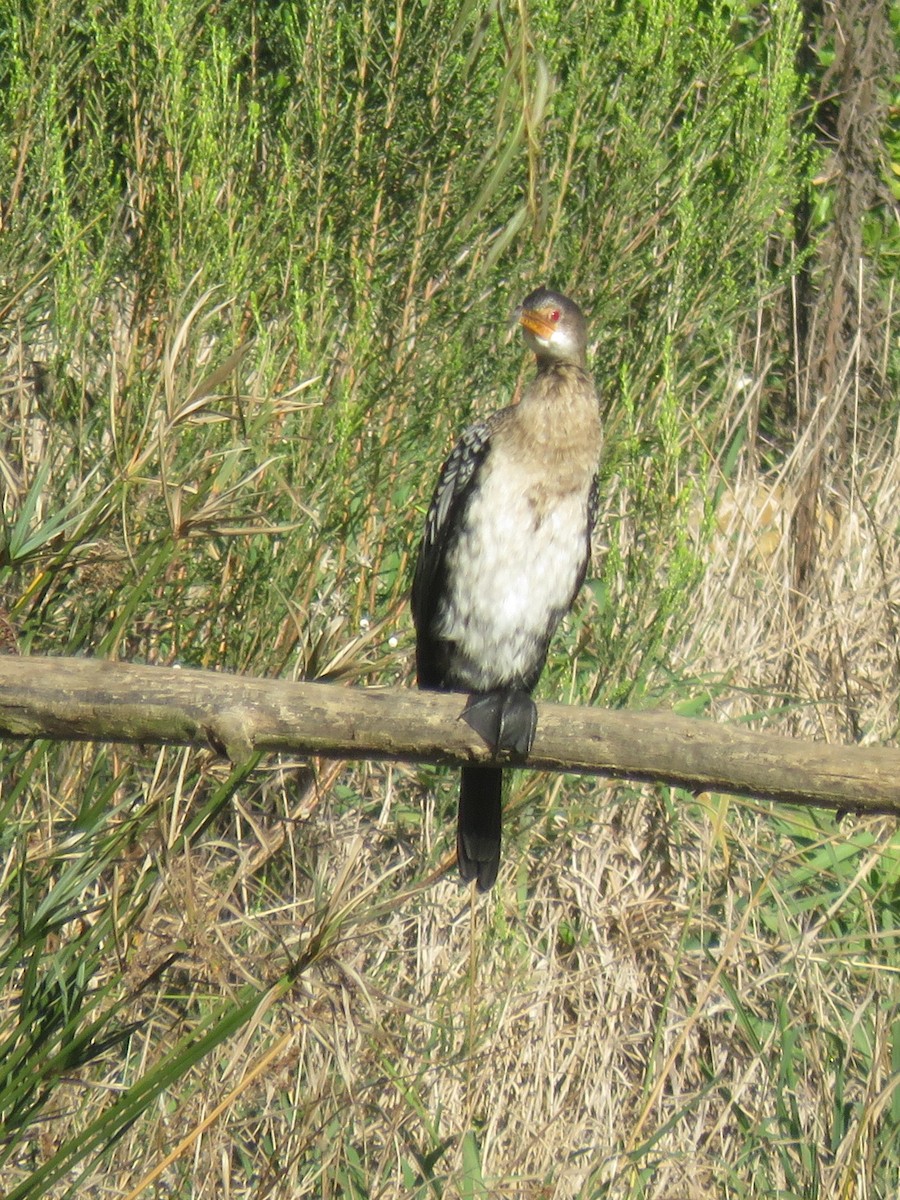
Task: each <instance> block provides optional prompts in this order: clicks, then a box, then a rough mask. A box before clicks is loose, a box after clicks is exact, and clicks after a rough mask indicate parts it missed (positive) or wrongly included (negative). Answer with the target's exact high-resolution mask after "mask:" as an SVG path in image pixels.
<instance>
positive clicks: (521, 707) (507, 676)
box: [410, 287, 603, 892]
mask: <svg viewBox="0 0 900 1200" xmlns="http://www.w3.org/2000/svg"><path fill="white" fill-rule="evenodd" d="M513 317H514V320H515V321H516V322H517V323H518V325H519V326H520V327H521V330H522V333H523V337H524V341H525V343H526V345H527V346H528V347H529V348H530V349H531V350H532V351H533V352H534V355H535V362H536V368H537V370H536V374H535V376H534V378H533V379H531V381H530V382H529V383H528V384H527V385H526V386H525V387H524V388H523V390H522V394H521V398H520V399H519V402H518V403H513V404H510V405H509V406H507V407H506V408H502V409H500V410H499V411H497V412H494V413H492V414H491V415H490V416H487V417H485V418H484V419H483V420H478V421H475V422H474V424H472V425H469V426H468V428H466V429H465V430H464V431H463V433H462V435H461V436H460V438H459V440H458V441H457V443H456V445H455V447H454V449H453V451H452V452H451V454H450V455H449V457H448V458H447V460H446V462H445V463H444V464H443V467H442V468H441V471H440V475H439V477H438V482H437V485H436V487H435V490H434V495H433V497H432V500H431V504H430V506H429V508H428V512H427V515H426V518H425V529H424V533H423V536H422V540H421V544H420V546H419V550H418V555H417V558H416V565H415V568H414V571H413V580H412V589H411V596H410V600H411V608H412V616H413V624H414V626H415V631H416V677H417V684H418V686H419V687H420V688H423V689H427V690H436V691H459V692H467V693H468V694H469V695H468V699H467V702H466V705H465V708H464V709H463V711H462V713H461V716H462V718H463V719H464V720H465V721H466V722H467V724H468V725H469V726H470V727H471V728H472V729H473V730H475V732H477V733H478V734H479V735H480V736H481V737H482V738H483V739H484V741H485V742H486V743H487V744H488V745H489V746H490V747H491V749H492V750H493V752H494V755H495V757H497V758H500V759H502V760H507V759H509V758H515V757H518V758H525V757H526V756H527V755H528V754H529V752H530V750H531V746H532V743H533V741H534V736H535V732H536V728H537V708H536V706H535V703H534V700H533V699H532V697H531V693H532V692H533V690H534V688H535V686H536V684H537V682H538V678H539V676H540V674H541V671H542V670H543V668H544V663H545V662H546V659H547V651H548V649H549V645H550V640H551V638H552V636H553V633H554V631H555V629H556V627H557V625H558V624H559V622H560V620H561V619H562V617H563V615H564V614H565V613H566V612H568V611H569V609H570V608H571V606H572V603H573V601H574V600H575V597H576V595H577V594H578V591H579V590H580V588H581V585H582V583H583V582H584V578H585V574H586V572H587V568H588V563H589V560H590V553H591V534H592V531H593V527H594V522H595V519H596V513H597V501H598V471H599V461H600V451H601V448H602V440H603V431H602V424H601V414H600V403H599V399H598V395H597V391H596V388H595V386H594V381H593V379H592V377H591V375H590V373H589V372H588V370H587V365H586V356H587V324H586V321H585V318H584V314H583V313H582V311H581V309H580V308H579V307H578V305H577V304H576V303H575V302H574V301H573V300H571V299H569V297H568V296H565V295H563V294H562V293H561V292H558V291H555V290H553V289H551V288H548V287H539V288H537V289H536V290H534V291H532V292H531V293H529V295H527V296H526V297H525V299H524V300H523V301H522V303H521V304H520V305H519V306H518V307H517V308H516V310H515V312H514V314H513ZM502 778H503V773H502V768H501V767H499V766H466V767H463V768H462V772H461V779H460V794H459V811H458V819H457V839H456V851H457V863H458V868H459V873H460V875H461V877H462V879H463V880H464V881H465V882H471V881H472V880H474V881H475V883H476V887H477V889H478V891H480V892H486V891H488V890H489V889H490V888H491V887H492V886H493V884H494V882H495V880H496V878H497V873H498V871H499V867H500V844H501V809H502Z"/></svg>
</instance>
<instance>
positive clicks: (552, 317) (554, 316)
mask: <svg viewBox="0 0 900 1200" xmlns="http://www.w3.org/2000/svg"><path fill="white" fill-rule="evenodd" d="M561 316H562V313H561V312H560V311H559V309H558V308H554V310H553V312H552V313H551V314H550V320H551V321H558V320H559V318H560V317H561Z"/></svg>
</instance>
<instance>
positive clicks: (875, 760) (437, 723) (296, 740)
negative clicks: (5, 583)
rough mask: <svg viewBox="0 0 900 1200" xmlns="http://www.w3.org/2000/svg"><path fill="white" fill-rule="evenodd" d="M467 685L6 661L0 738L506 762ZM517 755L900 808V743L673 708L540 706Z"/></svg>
mask: <svg viewBox="0 0 900 1200" xmlns="http://www.w3.org/2000/svg"><path fill="white" fill-rule="evenodd" d="M462 707H463V699H462V697H461V696H459V695H457V694H452V693H451V694H439V693H436V692H418V691H414V690H413V689H400V688H392V689H387V688H385V689H379V688H369V689H360V688H347V687H339V686H337V685H335V684H323V683H285V682H283V681H280V680H267V679H247V678H243V677H240V676H234V675H222V674H218V673H215V672H212V671H188V670H180V669H178V668H176V667H142V666H135V665H133V664H129V663H112V662H106V661H103V660H91V659H80V658H28V657H22V658H20V657H15V656H2V657H0V736H4V735H6V736H12V737H16V738H26V737H28V738H31V737H44V738H54V739H57V740H68V739H80V740H89V741H108V742H135V743H139V744H143V745H154V744H163V743H171V744H175V745H207V746H212V747H214V748H215V749H216V750H218V751H220V752H224V753H226V754H228V756H229V757H230V758H231V759H232V761H234V762H243V761H246V759H247V758H248V757H249V756H250V754H251V753H253V752H254V751H256V750H268V751H272V750H281V751H289V752H293V753H298V752H299V753H305V754H317V755H321V756H323V757H328V758H348V759H356V758H369V759H402V760H404V761H409V762H442V763H451V764H465V763H477V762H480V763H484V762H491V761H493V760H492V758H491V756H490V754H489V752H488V750H487V747H486V746H485V745H484V744H483V742H482V741H481V739H480V738H479V737H478V736H477V735H476V734H475V733H473V732H472V730H471V729H470V728H469V727H468V725H466V724H465V722H463V721H461V720H460V719H459V716H460V712H461V710H462ZM514 765H516V766H523V765H527V766H529V767H536V768H540V769H542V770H549V771H569V772H574V773H579V774H595V775H604V776H608V777H611V778H614V779H634V780H647V781H652V782H657V783H665V784H670V785H672V786H676V787H684V788H688V789H690V790H692V791H694V792H699V791H707V790H708V791H718V792H729V793H732V794H735V795H740V796H755V797H761V798H765V799H769V800H777V801H780V802H782V803H790V804H814V805H822V806H824V807H827V808H837V809H848V810H856V811H865V812H870V813H889V814H892V815H894V816H898V815H900V751H898V750H894V749H888V748H885V747H861V746H829V745H825V744H823V743H820V742H815V743H814V742H801V741H795V740H793V739H791V738H784V737H775V736H772V735H769V734H761V733H748V732H747V731H746V730H743V729H738V728H736V727H734V726H729V725H717V724H715V723H714V722H712V721H702V720H693V719H688V718H685V717H676V716H673V715H672V714H671V713H669V712H662V711H659V710H657V711H650V712H610V711H606V710H604V709H594V708H570V707H565V706H563V705H560V704H540V705H538V731H537V737H536V738H535V742H534V747H533V749H532V753H531V755H530V756H529V758H528V760H527V764H526V763H524V762H521V763H520V762H517V763H515V764H514Z"/></svg>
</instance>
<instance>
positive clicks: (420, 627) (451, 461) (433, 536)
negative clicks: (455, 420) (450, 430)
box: [411, 414, 496, 637]
mask: <svg viewBox="0 0 900 1200" xmlns="http://www.w3.org/2000/svg"><path fill="white" fill-rule="evenodd" d="M495 415H496V414H495ZM493 426H494V422H489V421H476V422H475V424H474V425H470V426H469V427H468V429H466V430H465V431H464V432H463V434H462V436H461V437H460V439H459V441H458V442H457V443H456V445H455V446H454V448H453V451H452V453H451V454H450V457H449V458H448V459H447V461H446V462H445V463H444V465H443V467H442V468H441V474H440V477H439V479H438V482H437V487H436V488H435V489H434V495H433V496H432V498H431V505H430V507H429V509H428V516H427V517H426V518H425V534H424V536H423V538H422V544H421V546H420V547H419V557H418V560H417V561H416V569H415V574H414V575H413V583H412V597H411V598H412V613H413V621H414V622H415V626H416V629H417V631H418V633H419V635H420V637H421V636H423V635H426V634H427V629H428V626H429V624H430V622H431V618H432V616H433V615H434V609H435V606H436V604H437V596H438V593H439V591H440V586H439V582H440V581H439V576H440V573H441V568H442V566H443V561H444V556H445V555H446V552H447V550H448V548H449V542H450V537H451V534H452V532H453V530H454V529H455V527H456V525H457V522H458V513H459V511H460V507H461V505H462V504H463V502H464V501H465V498H466V495H467V493H468V489H469V485H470V484H471V482H472V478H473V476H474V475H475V472H476V471H477V470H478V468H479V467H480V466H481V464H482V462H483V461H484V458H485V455H486V454H487V452H488V448H489V446H490V441H491V433H492V432H493Z"/></svg>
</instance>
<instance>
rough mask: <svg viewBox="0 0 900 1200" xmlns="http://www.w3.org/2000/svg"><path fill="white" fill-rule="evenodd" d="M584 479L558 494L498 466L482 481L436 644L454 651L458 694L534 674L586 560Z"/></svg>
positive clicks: (529, 475)
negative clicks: (448, 644) (464, 689)
mask: <svg viewBox="0 0 900 1200" xmlns="http://www.w3.org/2000/svg"><path fill="white" fill-rule="evenodd" d="M589 487H590V480H589V478H587V477H585V478H584V480H581V481H579V482H578V486H575V487H573V486H572V481H571V480H568V481H567V486H566V487H564V488H563V487H560V486H558V485H557V486H554V484H553V481H552V480H548V479H547V478H546V477H545V473H544V472H543V471H541V470H538V469H535V468H534V467H532V468H531V469H529V468H526V467H523V466H521V465H520V464H516V463H514V462H510V461H506V462H504V461H503V460H502V459H500V460H499V461H498V460H497V459H495V460H494V461H493V462H491V461H490V460H489V461H488V463H486V464H485V467H484V468H483V470H482V471H481V473H480V476H479V479H478V484H477V487H475V488H473V491H472V494H471V496H470V499H469V501H468V504H467V506H466V509H465V512H464V514H463V517H462V520H461V522H460V527H459V530H458V535H457V537H456V539H455V543H454V545H453V546H452V547H451V549H450V550H449V552H448V556H447V585H448V586H447V588H446V591H445V596H444V603H443V605H442V607H441V610H440V611H439V613H438V614H437V616H438V621H437V629H436V632H437V634H438V636H439V637H441V638H443V639H446V640H447V641H448V642H451V643H453V644H454V647H455V672H454V673H455V675H456V678H455V680H454V682H455V684H456V685H457V686H461V687H467V688H472V689H474V690H488V689H490V688H494V687H500V686H505V685H509V684H514V683H518V682H519V681H521V680H523V679H527V678H529V677H530V676H532V675H534V674H535V671H536V670H537V671H539V670H540V668H541V666H542V665H543V660H544V656H545V655H546V649H547V643H548V640H549V638H550V636H551V634H552V632H553V630H554V628H555V627H556V625H557V623H558V622H559V619H560V617H561V616H562V614H563V613H564V612H565V611H566V610H567V609H568V607H569V605H570V604H571V602H572V599H573V596H574V592H575V589H576V587H577V584H578V581H579V579H580V578H581V575H582V572H583V570H584V565H585V560H586V557H587V553H588V528H587V526H588V511H587V510H588V491H589Z"/></svg>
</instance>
